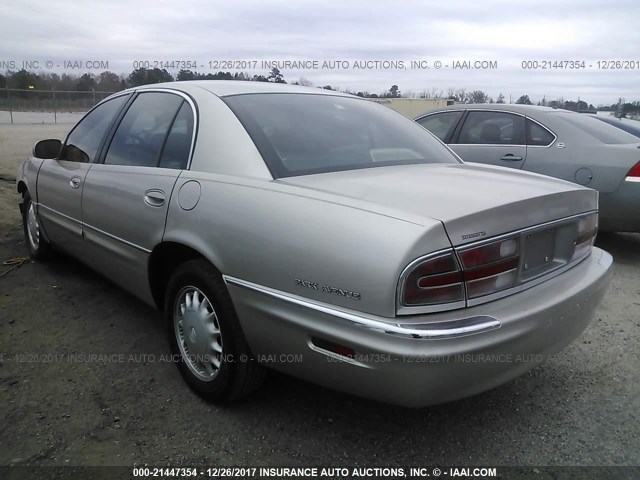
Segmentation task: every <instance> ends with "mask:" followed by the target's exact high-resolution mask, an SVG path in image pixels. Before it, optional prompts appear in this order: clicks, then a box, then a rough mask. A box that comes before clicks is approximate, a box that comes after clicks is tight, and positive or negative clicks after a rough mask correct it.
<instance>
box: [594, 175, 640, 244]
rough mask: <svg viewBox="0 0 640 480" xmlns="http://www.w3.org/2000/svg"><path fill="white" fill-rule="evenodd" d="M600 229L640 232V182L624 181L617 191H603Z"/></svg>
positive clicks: (600, 203)
mask: <svg viewBox="0 0 640 480" xmlns="http://www.w3.org/2000/svg"><path fill="white" fill-rule="evenodd" d="M598 210H599V215H598V216H599V223H600V226H599V228H600V230H602V231H608V232H640V182H631V181H624V182H622V184H621V185H620V186H619V187H618V189H617V190H616V191H615V192H611V193H601V194H600V200H599V207H598Z"/></svg>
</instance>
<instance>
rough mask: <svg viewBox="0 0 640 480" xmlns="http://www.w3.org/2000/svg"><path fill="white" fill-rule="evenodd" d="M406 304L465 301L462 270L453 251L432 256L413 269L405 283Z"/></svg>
mask: <svg viewBox="0 0 640 480" xmlns="http://www.w3.org/2000/svg"><path fill="white" fill-rule="evenodd" d="M403 300H404V304H405V305H434V304H440V303H450V302H457V301H464V286H463V284H462V272H461V271H460V268H459V266H458V262H457V260H456V258H455V256H454V254H453V253H445V254H443V255H440V256H437V257H434V258H430V259H428V260H425V261H424V262H422V263H419V264H418V265H417V266H416V267H414V268H413V270H411V272H410V273H409V275H408V276H407V278H406V280H405V283H404V292H403Z"/></svg>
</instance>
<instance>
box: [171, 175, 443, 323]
mask: <svg viewBox="0 0 640 480" xmlns="http://www.w3.org/2000/svg"><path fill="white" fill-rule="evenodd" d="M189 179H195V180H197V181H198V182H199V183H200V185H201V198H200V200H199V202H198V204H197V205H196V207H195V208H193V209H192V210H188V211H187V210H183V209H182V208H181V207H180V205H179V202H178V198H179V193H177V192H179V190H180V186H181V185H182V184H183V183H185V182H186V181H188V180H189ZM425 223H426V224H425ZM164 240H165V241H172V242H179V243H182V244H184V245H187V246H190V247H191V248H194V249H195V250H197V251H199V252H200V253H201V254H203V255H204V256H205V257H206V258H208V259H209V260H210V261H211V262H212V263H213V264H214V265H215V266H216V267H217V268H218V269H219V270H220V271H221V273H223V274H225V275H229V276H232V277H236V278H239V279H242V280H245V281H249V282H253V283H256V284H259V285H262V286H266V287H270V288H273V289H276V290H280V291H283V292H288V293H292V294H295V295H299V296H302V297H306V298H309V299H312V300H316V301H319V302H323V303H328V304H332V305H336V306H340V307H344V308H348V309H352V310H356V311H361V312H364V313H370V314H375V315H380V316H386V317H393V316H394V315H395V310H396V287H397V282H398V278H399V276H400V273H401V272H402V270H403V269H404V268H405V266H406V265H408V264H409V263H410V262H411V261H412V260H414V259H415V258H418V257H420V256H423V255H425V254H428V253H431V252H433V251H436V250H440V249H443V248H449V247H450V246H451V244H450V242H449V240H448V238H447V236H446V234H445V232H444V228H443V227H442V224H441V223H440V222H438V221H429V222H423V223H422V224H419V223H413V222H410V221H404V220H398V219H397V218H394V217H393V216H389V215H383V214H379V213H375V212H373V211H370V210H366V209H363V208H360V207H358V206H355V205H345V204H341V203H339V202H337V201H336V196H328V197H327V198H317V197H315V198H314V197H311V196H310V195H306V194H305V191H304V189H301V188H297V187H291V186H283V185H278V184H277V183H275V182H269V181H257V180H249V179H238V178H234V177H229V176H222V175H215V174H205V173H193V172H192V173H189V172H185V173H184V174H183V175H182V176H181V177H180V179H179V185H177V186H176V188H175V190H174V195H173V197H172V199H171V203H170V206H169V213H168V219H167V227H166V232H165V237H164ZM296 279H300V280H304V281H307V282H311V283H316V284H318V289H317V290H316V289H314V288H308V287H303V286H300V285H298V284H297V283H296ZM323 285H328V286H333V287H337V288H341V289H345V290H350V291H353V292H358V293H360V294H361V298H360V299H359V300H356V299H353V298H348V297H344V296H339V295H335V294H332V293H327V292H325V291H323V289H322V286H323Z"/></svg>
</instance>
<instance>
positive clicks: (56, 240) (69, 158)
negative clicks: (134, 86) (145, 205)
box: [36, 95, 128, 256]
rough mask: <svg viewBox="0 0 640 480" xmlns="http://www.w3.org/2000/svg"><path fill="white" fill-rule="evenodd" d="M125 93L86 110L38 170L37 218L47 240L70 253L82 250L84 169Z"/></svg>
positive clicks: (95, 154) (93, 158)
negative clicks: (57, 152) (53, 155)
mask: <svg viewBox="0 0 640 480" xmlns="http://www.w3.org/2000/svg"><path fill="white" fill-rule="evenodd" d="M127 97H128V96H127V95H123V96H120V97H116V98H114V99H111V100H108V101H106V102H104V103H102V104H100V105H98V106H97V107H96V108H94V109H93V110H92V111H91V112H89V113H88V114H87V115H86V116H85V117H84V118H83V119H82V120H80V122H79V123H78V124H77V125H76V126H75V127H74V129H73V130H72V131H71V133H70V134H69V135H68V137H67V140H66V142H65V145H64V147H63V148H62V152H61V154H60V156H59V158H58V159H55V160H45V161H44V162H42V167H41V168H40V171H39V172H38V181H37V187H36V188H37V191H38V217H39V219H40V223H41V224H42V228H43V230H44V232H45V234H46V235H47V237H48V238H49V240H50V241H51V242H52V243H53V244H54V245H56V246H57V247H60V248H62V249H64V250H66V251H68V252H70V253H72V254H78V256H81V253H82V210H81V205H82V192H83V189H84V182H85V179H86V175H87V172H88V171H89V170H90V168H91V166H92V165H93V163H92V162H93V161H94V160H95V158H96V156H97V154H98V150H99V148H100V146H101V144H102V142H103V140H104V138H105V137H106V135H107V131H108V129H109V127H110V126H111V124H112V122H113V119H114V117H115V116H116V114H117V113H118V112H119V111H120V109H121V108H122V106H123V105H124V103H125V102H126V99H127Z"/></svg>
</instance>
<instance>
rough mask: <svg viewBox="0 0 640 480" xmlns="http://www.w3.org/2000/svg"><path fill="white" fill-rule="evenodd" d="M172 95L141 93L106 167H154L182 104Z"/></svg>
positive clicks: (114, 141)
mask: <svg viewBox="0 0 640 480" xmlns="http://www.w3.org/2000/svg"><path fill="white" fill-rule="evenodd" d="M183 101H184V100H183V99H182V97H180V96H178V95H173V94H170V93H160V92H148V93H141V94H140V95H138V97H137V98H136V99H135V101H134V102H133V104H132V105H131V107H129V109H128V110H127V113H126V114H125V115H124V117H123V118H122V121H121V122H120V125H118V129H117V130H116V133H115V135H114V136H113V139H112V140H111V145H109V151H108V152H107V156H106V157H105V160H104V163H105V164H108V165H130V166H142V167H155V166H157V165H158V161H159V159H160V152H161V151H162V147H163V145H164V142H165V139H166V138H167V134H168V133H169V129H170V128H171V125H172V123H173V120H174V119H175V118H176V114H177V113H178V110H179V109H180V107H181V106H182V103H183Z"/></svg>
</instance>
